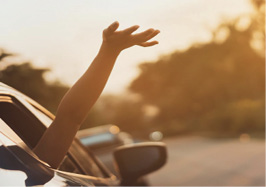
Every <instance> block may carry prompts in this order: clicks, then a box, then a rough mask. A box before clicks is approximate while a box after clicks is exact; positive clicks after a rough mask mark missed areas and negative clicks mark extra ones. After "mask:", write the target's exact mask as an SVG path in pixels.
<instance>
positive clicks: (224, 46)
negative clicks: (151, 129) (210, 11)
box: [130, 1, 265, 134]
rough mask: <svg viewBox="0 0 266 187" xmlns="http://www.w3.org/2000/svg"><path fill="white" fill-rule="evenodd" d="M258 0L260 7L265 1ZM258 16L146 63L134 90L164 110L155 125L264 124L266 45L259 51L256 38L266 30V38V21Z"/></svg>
mask: <svg viewBox="0 0 266 187" xmlns="http://www.w3.org/2000/svg"><path fill="white" fill-rule="evenodd" d="M253 2H254V3H255V4H256V5H257V6H256V7H259V8H257V10H261V8H260V7H261V6H264V5H265V1H253ZM261 14H263V13H261V12H260V11H257V14H256V15H261ZM254 17H255V16H253V17H250V20H251V21H250V22H251V23H250V24H247V25H245V27H243V26H242V27H241V24H240V22H241V21H242V17H240V18H238V19H236V20H234V21H232V22H230V23H223V24H221V25H220V26H219V27H218V28H217V29H216V30H215V31H214V32H213V40H212V41H211V42H209V43H206V44H201V45H199V44H197V45H193V46H192V47H190V48H189V49H187V50H186V51H176V52H174V53H172V54H170V55H168V56H164V57H162V58H160V59H159V60H158V61H156V62H154V63H151V62H146V63H142V64H141V65H140V70H141V73H140V75H139V76H138V77H137V78H136V79H135V80H134V81H133V82H132V83H131V86H130V89H131V90H132V91H133V92H136V93H139V94H140V95H141V96H142V99H143V102H144V104H150V105H153V106H155V107H157V108H158V109H159V111H160V112H159V114H158V115H157V116H156V118H154V120H153V121H152V123H153V124H155V125H157V126H158V127H160V128H161V129H163V130H164V132H165V133H167V134H176V133H183V132H187V131H188V132H190V131H194V130H215V131H218V132H227V133H228V132H242V131H243V132H244V131H245V132H246V131H252V130H255V131H258V130H263V129H264V100H265V99H264V97H265V73H264V70H265V48H264V46H261V48H259V45H257V46H256V47H257V48H256V50H255V47H254V44H252V42H253V41H254V34H255V33H258V32H260V33H263V36H264V37H256V40H257V42H263V43H264V38H265V34H264V23H262V22H261V21H258V20H257V19H255V18H254ZM264 20H265V11H264ZM261 25H263V27H262V26H261ZM261 29H262V30H261ZM262 31H263V32H262ZM255 35H256V34H255ZM258 51H260V53H258ZM261 51H263V52H261ZM254 102H255V103H256V102H258V103H259V104H257V105H252V103H254ZM237 103H246V104H245V105H241V104H237ZM228 111H230V112H228Z"/></svg>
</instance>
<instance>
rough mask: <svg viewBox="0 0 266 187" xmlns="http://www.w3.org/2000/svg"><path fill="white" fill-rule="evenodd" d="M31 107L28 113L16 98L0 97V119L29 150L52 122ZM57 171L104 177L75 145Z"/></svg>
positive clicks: (91, 160) (34, 107) (87, 156)
mask: <svg viewBox="0 0 266 187" xmlns="http://www.w3.org/2000/svg"><path fill="white" fill-rule="evenodd" d="M28 104H29V103H28ZM31 107H32V108H31V111H30V110H29V109H28V107H25V105H24V104H22V103H21V102H20V101H18V100H17V99H16V98H14V97H12V96H7V95H4V96H3V95H2V96H1V95H0V118H1V119H2V120H3V121H4V122H5V123H6V124H7V125H8V126H9V127H10V130H11V131H13V132H14V134H16V135H17V137H18V138H20V139H21V140H22V141H23V142H24V143H25V144H26V145H27V146H28V147H29V148H30V149H32V148H33V147H34V146H35V145H36V144H37V142H38V141H39V139H40V137H41V136H42V134H43V133H44V131H45V130H46V127H45V126H48V124H50V123H51V122H52V119H51V118H50V117H49V116H47V115H45V114H44V113H43V112H42V111H41V110H38V109H37V108H36V106H31ZM34 110H35V111H34ZM33 113H34V115H33ZM40 119H42V120H40ZM43 123H46V124H43ZM59 169H60V170H63V171H68V172H74V173H78V174H80V173H81V174H87V175H93V176H97V177H103V176H104V175H103V174H102V172H101V170H100V169H99V168H98V166H97V164H96V163H95V162H94V161H93V159H91V158H90V157H89V155H88V154H87V153H86V151H85V152H84V150H82V148H81V147H80V146H79V145H78V144H77V143H74V144H73V145H72V146H71V148H70V150H69V152H68V154H67V155H66V158H65V159H64V161H63V162H62V164H61V165H60V168H59Z"/></svg>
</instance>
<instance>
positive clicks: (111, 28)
mask: <svg viewBox="0 0 266 187" xmlns="http://www.w3.org/2000/svg"><path fill="white" fill-rule="evenodd" d="M118 27H119V23H118V21H115V22H114V23H112V24H111V25H110V26H109V27H107V28H106V29H105V30H104V31H103V32H104V34H105V35H110V34H112V33H113V32H115V31H116V30H117V29H118Z"/></svg>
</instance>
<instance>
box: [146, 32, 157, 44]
mask: <svg viewBox="0 0 266 187" xmlns="http://www.w3.org/2000/svg"><path fill="white" fill-rule="evenodd" d="M159 33H160V31H159V30H155V31H154V32H153V33H151V34H150V35H148V36H147V37H146V38H145V39H146V41H148V40H150V39H152V38H153V37H155V36H156V35H157V34H159Z"/></svg>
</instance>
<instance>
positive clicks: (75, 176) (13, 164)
mask: <svg viewBox="0 0 266 187" xmlns="http://www.w3.org/2000/svg"><path fill="white" fill-rule="evenodd" d="M53 119H54V116H53V115H52V114H51V113H50V112H49V111H47V110H46V109H45V108H43V107H42V106H40V105H39V104H38V103H36V102H35V101H34V100H32V99H31V98H29V97H27V96H25V95H24V94H22V93H20V92H19V91H16V90H15V89H13V88H11V87H9V86H7V85H5V84H3V83H0V185H1V186H34V185H51V186H119V185H120V184H121V179H120V178H118V177H116V176H115V175H114V174H112V173H111V172H110V171H109V170H108V169H107V168H106V167H105V165H103V164H102V163H101V162H100V161H99V160H98V158H96V157H95V155H94V154H93V153H92V152H91V151H90V150H86V149H85V148H84V146H83V145H82V144H81V143H80V142H79V140H78V139H75V140H74V142H73V143H72V145H71V147H70V149H69V151H68V153H67V155H66V156H65V158H64V160H63V162H62V163H61V165H60V167H59V168H58V169H53V168H51V167H50V166H49V165H48V164H47V163H45V162H43V161H41V160H40V159H39V158H38V157H37V156H36V155H35V154H34V153H33V151H32V148H34V146H35V145H36V144H37V142H38V141H39V139H40V137H41V136H42V134H43V133H44V132H45V130H46V129H47V127H48V126H49V125H50V124H51V122H52V120H53ZM120 152H122V153H123V150H122V151H120ZM162 164H164V163H162ZM162 164H161V165H162ZM130 175H131V174H130V173H129V176H130ZM128 184H129V185H130V183H128Z"/></svg>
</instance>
